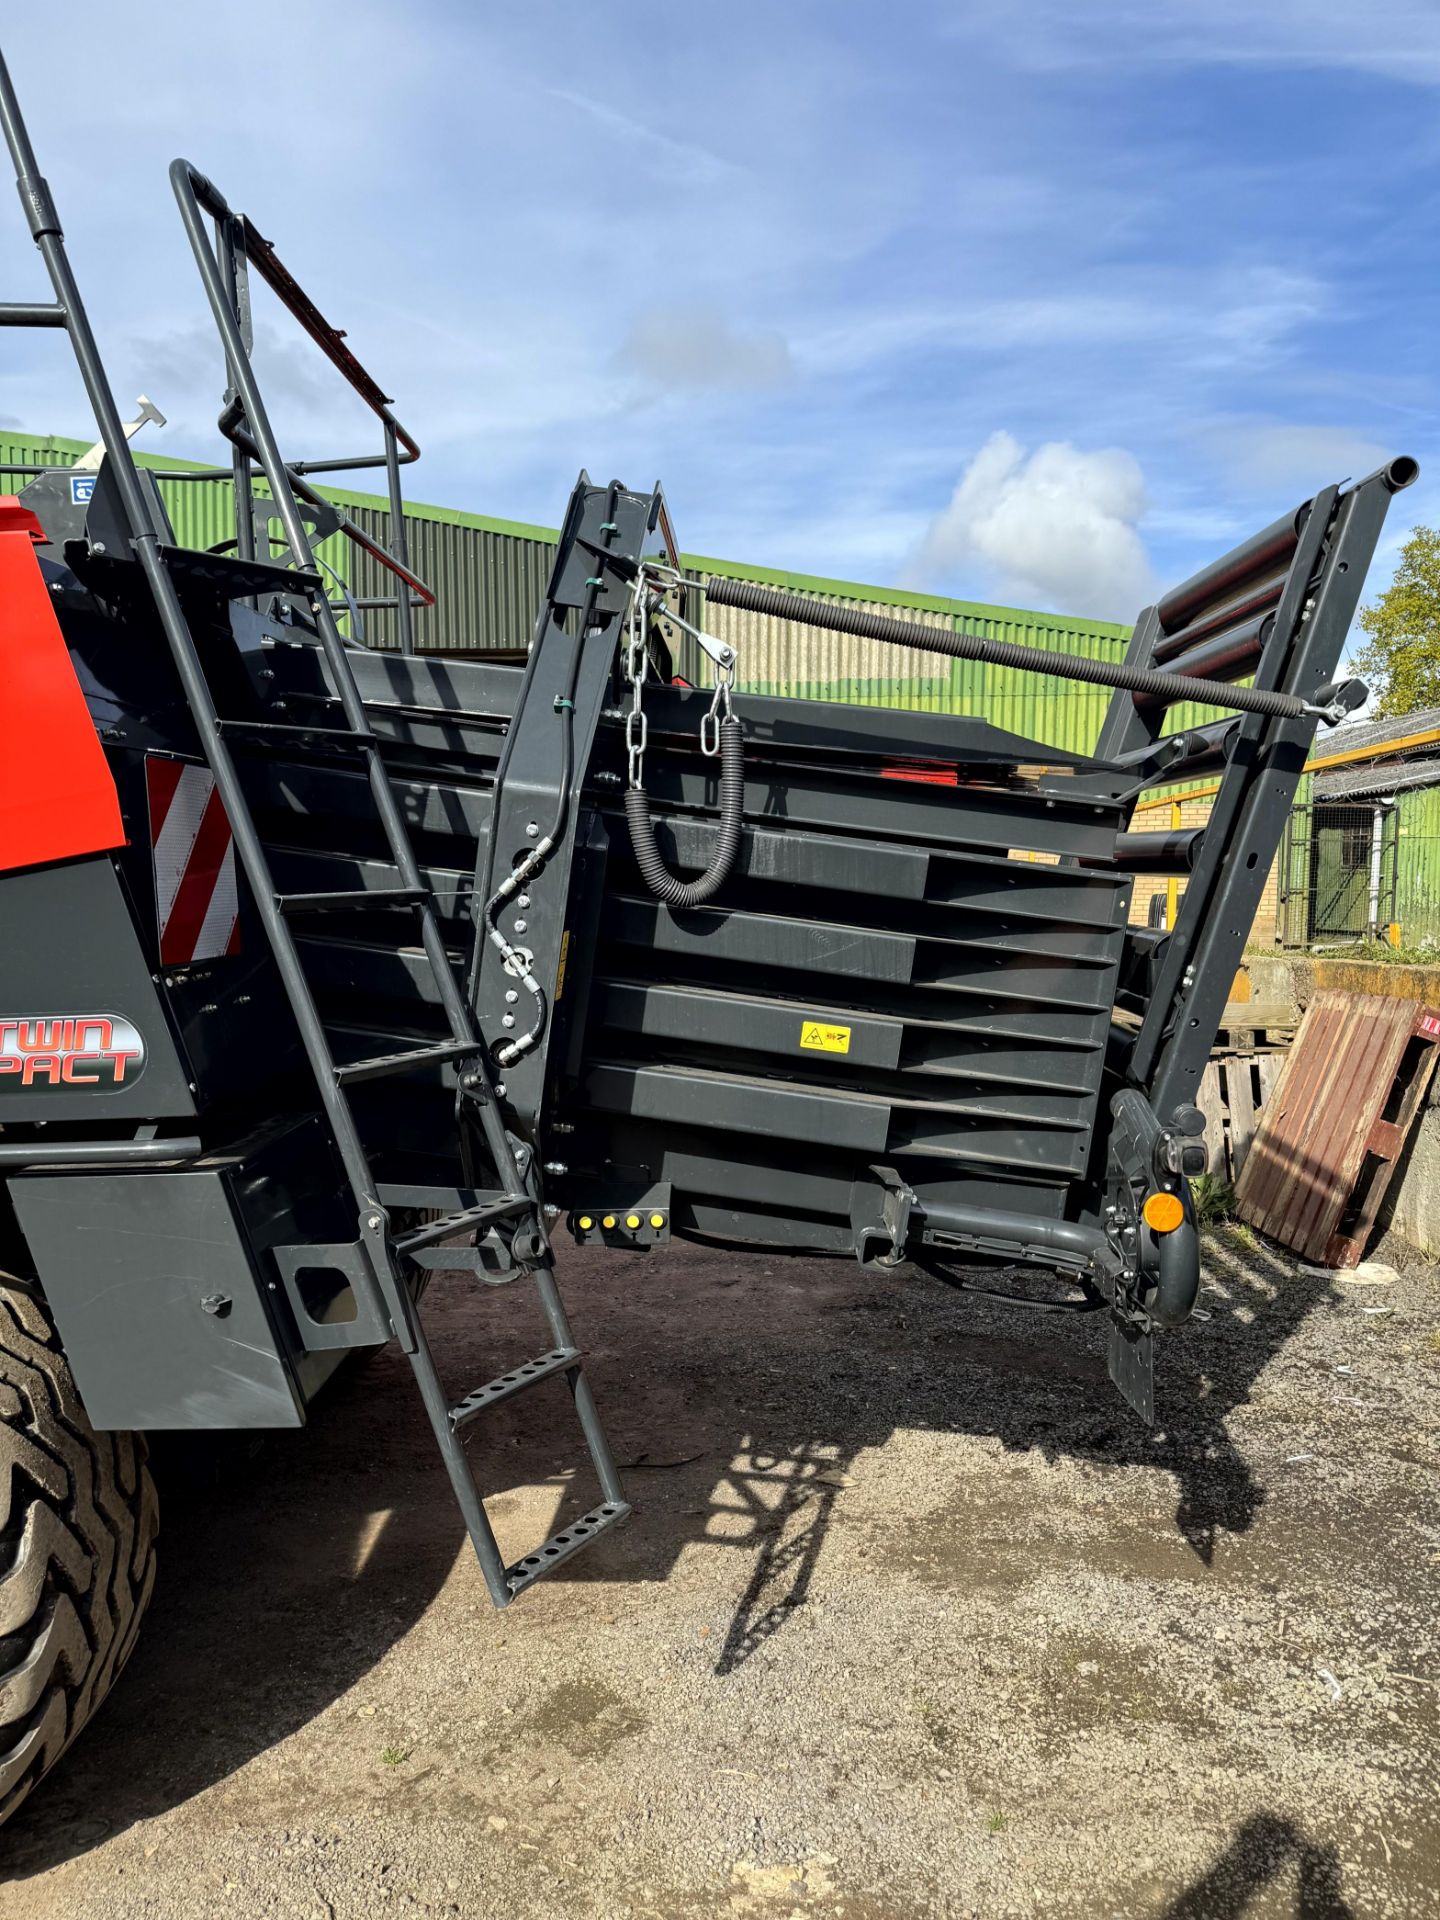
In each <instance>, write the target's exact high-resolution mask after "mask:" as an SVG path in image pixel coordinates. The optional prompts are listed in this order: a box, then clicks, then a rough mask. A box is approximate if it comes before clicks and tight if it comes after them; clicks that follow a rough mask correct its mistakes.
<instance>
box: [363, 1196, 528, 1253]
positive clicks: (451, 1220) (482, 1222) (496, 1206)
mask: <svg viewBox="0 0 1440 1920" xmlns="http://www.w3.org/2000/svg"><path fill="white" fill-rule="evenodd" d="M532 1204H533V1202H532V1201H531V1199H530V1196H529V1195H528V1194H524V1193H519V1194H500V1195H497V1197H496V1198H495V1199H494V1200H489V1201H487V1202H486V1203H485V1204H484V1205H483V1206H474V1207H467V1208H466V1209H465V1210H464V1212H463V1213H447V1214H445V1215H443V1216H442V1217H441V1218H440V1219H439V1220H427V1221H426V1223H425V1225H424V1226H423V1227H416V1228H415V1230H414V1231H413V1232H412V1233H402V1234H398V1235H397V1236H396V1239H395V1251H396V1252H397V1253H418V1252H419V1250H420V1249H421V1248H422V1247H433V1246H434V1245H435V1244H436V1243H437V1241H440V1240H448V1239H449V1238H450V1236H451V1234H452V1233H470V1232H472V1231H473V1230H474V1229H475V1228H477V1227H484V1226H488V1225H489V1224H490V1222H491V1221H492V1220H503V1219H504V1217H505V1215H506V1214H507V1213H520V1212H522V1211H523V1210H524V1209H525V1208H526V1207H529V1206H531V1205H532Z"/></svg>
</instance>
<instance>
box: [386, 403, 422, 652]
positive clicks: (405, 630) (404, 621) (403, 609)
mask: <svg viewBox="0 0 1440 1920" xmlns="http://www.w3.org/2000/svg"><path fill="white" fill-rule="evenodd" d="M385 480H386V486H387V490H388V492H389V495H390V552H391V554H392V555H393V556H394V558H395V560H396V561H397V562H398V563H399V564H400V566H402V567H404V568H405V569H406V571H407V573H408V571H409V567H410V549H409V544H408V542H407V541H406V538H405V499H404V496H403V494H402V492H401V490H400V449H399V445H398V443H397V441H396V438H395V423H394V421H393V420H387V421H386V422H385ZM403 577H404V576H403V575H402V578H403ZM396 609H397V611H398V613H399V615H400V651H401V653H403V654H406V655H409V654H412V653H414V651H415V621H414V617H413V615H412V614H411V612H410V595H409V594H408V593H401V594H397V595H396Z"/></svg>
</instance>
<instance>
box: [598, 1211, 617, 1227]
mask: <svg viewBox="0 0 1440 1920" xmlns="http://www.w3.org/2000/svg"><path fill="white" fill-rule="evenodd" d="M600 1224H601V1226H602V1227H604V1228H606V1229H607V1231H608V1229H609V1228H611V1227H613V1226H614V1224H615V1216H614V1214H613V1213H607V1214H606V1216H605V1218H604V1219H603V1220H602V1221H601V1222H600Z"/></svg>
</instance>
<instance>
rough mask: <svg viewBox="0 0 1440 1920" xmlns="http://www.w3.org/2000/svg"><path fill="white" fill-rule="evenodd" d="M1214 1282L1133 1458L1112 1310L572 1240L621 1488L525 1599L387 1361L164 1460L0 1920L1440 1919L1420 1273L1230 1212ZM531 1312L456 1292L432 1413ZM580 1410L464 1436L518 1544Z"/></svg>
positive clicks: (503, 1347)
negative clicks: (104, 1689) (490, 1550)
mask: <svg viewBox="0 0 1440 1920" xmlns="http://www.w3.org/2000/svg"><path fill="white" fill-rule="evenodd" d="M1403 1251H1404V1250H1403V1249H1402V1248H1399V1247H1396V1246H1395V1245H1393V1244H1392V1245H1391V1246H1389V1247H1388V1248H1383V1249H1382V1250H1381V1252H1382V1255H1383V1256H1384V1257H1388V1258H1390V1259H1391V1260H1395V1259H1396V1258H1397V1255H1403ZM1207 1272H1208V1285H1207V1290H1206V1292H1205V1293H1204V1295H1203V1296H1202V1309H1203V1312H1204V1313H1205V1314H1206V1315H1208V1318H1207V1319H1204V1320H1200V1319H1198V1318H1197V1320H1196V1321H1195V1322H1194V1323H1192V1325H1191V1326H1189V1327H1188V1328H1186V1329H1185V1330H1184V1331H1182V1332H1181V1333H1179V1334H1176V1335H1172V1336H1170V1337H1169V1338H1167V1339H1166V1340H1165V1342H1164V1344H1163V1349H1162V1352H1161V1356H1160V1380H1159V1404H1160V1408H1161V1418H1162V1420H1164V1421H1166V1422H1167V1423H1168V1424H1166V1425H1165V1426H1164V1427H1163V1428H1162V1429H1161V1430H1159V1431H1157V1432H1156V1433H1154V1434H1149V1433H1146V1432H1145V1431H1144V1430H1143V1429H1142V1428H1140V1427H1139V1426H1138V1424H1137V1423H1136V1422H1134V1421H1133V1420H1132V1418H1131V1417H1130V1415H1129V1414H1128V1413H1127V1411H1126V1410H1125V1409H1124V1408H1123V1407H1122V1406H1121V1404H1120V1403H1119V1401H1118V1399H1117V1398H1116V1396H1115V1395H1114V1394H1113V1392H1112V1391H1111V1389H1110V1388H1109V1385H1108V1382H1107V1380H1106V1378H1105V1368H1104V1359H1103V1344H1102V1332H1101V1329H1100V1328H1099V1327H1098V1326H1097V1325H1096V1324H1095V1323H1094V1322H1092V1321H1090V1320H1080V1321H1073V1322H1072V1321H1065V1320H1060V1321H1056V1320H1054V1319H1051V1318H1042V1317H1040V1316H1018V1315H1008V1314H1006V1313H1004V1312H1003V1310H1000V1309H997V1308H993V1307H990V1306H987V1305H985V1304H983V1303H980V1302H976V1301H974V1300H969V1299H963V1298H961V1297H959V1296H957V1295H955V1294H953V1293H951V1292H949V1291H947V1290H946V1289H945V1288H943V1287H942V1286H940V1285H938V1284H936V1283H934V1282H931V1281H929V1280H926V1279H923V1278H919V1277H908V1276H907V1277H901V1278H894V1279H880V1278H874V1277H869V1276H866V1275H863V1274H861V1273H860V1272H859V1271H858V1269H857V1268H855V1267H854V1266H852V1265H848V1264H843V1263H840V1262H833V1263H832V1262H812V1261H803V1262H802V1261H785V1260H778V1259H769V1260H767V1259H764V1258H748V1259H743V1260H742V1259H737V1258H736V1257H734V1256H732V1255H729V1254H723V1253H718V1252H710V1251H698V1250H695V1249H685V1248H680V1249H674V1250H670V1251H667V1252H665V1253H661V1254H656V1255H653V1256H651V1257H649V1258H646V1257H643V1256H618V1255H608V1256H607V1255H604V1254H601V1253H588V1252H573V1251H571V1252H567V1254H566V1256H565V1258H564V1262H563V1273H562V1278H563V1280H564V1282H565V1285H566V1291H567V1295H568V1297H569V1299H570V1302H571V1306H572V1311H573V1314H574V1317H575V1320H576V1323H577V1326H578V1328H579V1330H580V1334H581V1337H582V1339H583V1340H584V1341H585V1342H586V1344H587V1348H588V1350H589V1351H590V1353H591V1354H592V1356H593V1360H592V1368H593V1374H594V1378H595V1382H596V1388H597V1392H598V1394H599V1397H600V1401H601V1405H602V1408H603V1409H604V1410H605V1412H606V1413H607V1415H608V1419H609V1424H610V1429H611V1432H612V1435H613V1436H614V1438H615V1442H616V1449H617V1454H618V1457H619V1459H620V1460H621V1461H622V1462H623V1463H628V1464H629V1471H628V1473H627V1481H628V1484H629V1486H630V1489H631V1492H632V1496H633V1498H634V1499H635V1502H636V1505H637V1508H638V1511H637V1514H636V1517H635V1519H634V1520H633V1521H632V1523H631V1524H630V1526H629V1527H628V1528H627V1529H626V1530H625V1531H624V1532H623V1533H621V1534H618V1535H615V1536H612V1537H611V1538H609V1539H608V1540H606V1541H604V1542H602V1543H601V1544H600V1545H598V1546H597V1547H596V1548H595V1550H594V1551H593V1552H592V1553H590V1554H588V1555H582V1556H581V1557H580V1558H579V1559H578V1560H577V1561H574V1562H572V1563H570V1565H569V1566H567V1567H566V1568H565V1569H564V1570H563V1571H562V1572H561V1574H560V1575H558V1576H557V1577H556V1578H555V1579H553V1580H552V1581H551V1582H550V1583H548V1584H542V1585H541V1586H539V1587H537V1588H536V1589H534V1590H533V1592H531V1593H530V1594H529V1595H528V1596H526V1598H525V1599H524V1600H523V1601H522V1602H521V1603H520V1604H519V1605H517V1606H516V1607H515V1609H514V1610H513V1611H512V1612H509V1613H506V1614H504V1615H496V1614H493V1613H492V1612H491V1610H490V1608H489V1605H488V1603H487V1601H486V1598H485V1594H484V1589H483V1587H482V1585H481V1582H480V1579H479V1576H478V1574H477V1572H476V1570H475V1568H474V1566H473V1564H472V1562H471V1560H470V1558H469V1555H468V1550H463V1540H462V1538H461V1535H460V1529H459V1523H458V1520H457V1517H456V1514H455V1511H454V1508H453V1506H452V1504H451V1501H450V1496H449V1493H448V1490H447V1487H446V1484H445V1481H444V1478H443V1474H442V1472H441V1469H440V1466H439V1462H438V1459H437V1457H436V1455H435V1453H434V1450H433V1448H432V1446H431V1445H430V1443H429V1440H428V1435H427V1432H426V1430H425V1429H424V1428H423V1425H422V1421H421V1416H420V1413H419V1407H418V1402H417V1400H416V1398H415V1396H414V1394H413V1392H412V1391H410V1390H409V1382H408V1376H407V1370H406V1369H405V1367H404V1363H403V1361H400V1360H398V1359H397V1357H396V1356H395V1355H393V1354H390V1353H386V1354H382V1355H379V1356H377V1357H376V1358H375V1359H373V1360H372V1361H371V1362H370V1363H369V1364H368V1365H366V1366H364V1367H357V1368H356V1369H354V1370H353V1371H352V1372H351V1373H350V1374H349V1375H348V1376H347V1377H346V1378H344V1379H343V1380H342V1381H341V1382H340V1383H338V1385H337V1386H336V1388H335V1390H334V1391H333V1393H332V1395H331V1396H330V1398H329V1400H328V1401H327V1402H326V1403H325V1404H324V1405H323V1406H322V1407H321V1408H320V1409H318V1410H317V1413H316V1416H315V1418H314V1420H313V1423H312V1426H311V1428H310V1430H309V1431H308V1432H307V1433H305V1434H300V1435H278V1436H274V1437H272V1438H267V1439H266V1440H265V1442H264V1443H263V1444H260V1445H256V1446H254V1447H248V1448H247V1447H243V1446H240V1445H239V1444H236V1445H234V1446H230V1445H228V1444H227V1445H226V1446H223V1447H222V1448H221V1449H220V1450H219V1451H218V1452H217V1451H214V1450H211V1451H207V1452H204V1453H198V1452H197V1449H196V1448H195V1447H194V1446H193V1445H187V1446H186V1447H184V1448H174V1449H171V1452H170V1457H169V1458H167V1459H164V1460H162V1462H161V1467H162V1477H161V1497H162V1513H163V1516H164V1531H163V1536H162V1542H161V1547H162V1556H163V1557H162V1562H161V1575H160V1586H159V1589H158V1592H157V1596H156V1600H155V1604H154V1606H153V1608H152V1611H151V1614H150V1619H149V1622H148V1624H147V1626H146V1629H145V1631H144V1632H143V1633H142V1635H141V1640H140V1645H139V1648H138V1650H137V1652H136V1654H135V1656H134V1658H133V1660H132V1662H131V1664H130V1667H129V1669H128V1671H127V1673H126V1675H125V1678H124V1679H123V1681H122V1682H121V1683H120V1685H119V1686H118V1687H117V1689H116V1692H115V1696H114V1699H113V1701H112V1702H111V1704H110V1705H109V1706H108V1707H107V1708H106V1709H105V1711H104V1713H103V1715H102V1716H101V1718H100V1719H99V1720H98V1721H97V1723H96V1725H95V1726H94V1728H93V1729H92V1730H91V1732H90V1733H89V1734H88V1735H87V1736H86V1738H85V1739H84V1740H83V1741H82V1743H81V1744H80V1746H79V1747H78V1748H77V1750H76V1752H75V1754H74V1755H73V1756H72V1757H71V1759H70V1760H69V1761H68V1762H67V1763H66V1764H65V1765H64V1766H63V1767H62V1768H61V1769H60V1770H59V1772H58V1773H57V1774H55V1775H54V1776H52V1778H51V1779H50V1780H49V1781H47V1782H46V1783H45V1785H44V1786H43V1787H42V1788H40V1789H39V1790H38V1791H37V1792H36V1794H35V1795H34V1796H33V1797H32V1799H31V1801H30V1802H29V1803H28V1805H27V1806H26V1808H25V1809H24V1810H23V1811H22V1812H21V1814H20V1815H19V1816H18V1817H17V1819H16V1820H15V1821H14V1822H13V1823H12V1824H11V1826H10V1827H9V1828H7V1829H6V1830H5V1832H4V1834H3V1835H0V1862H3V1870H4V1874H5V1878H4V1879H3V1881H0V1920H10V1917H11V1916H16V1917H17V1920H18V1917H19V1916H24V1920H52V1917H53V1920H60V1916H64V1917H65V1920H71V1916H85V1920H92V1916H93V1917H94V1920H140V1917H141V1916H145V1920H156V1917H157V1916H158V1917H159V1920H170V1916H176V1917H177V1920H200V1917H204V1920H208V1917H209V1916H211V1915H219V1916H229V1915H234V1916H236V1920H258V1917H259V1916H268V1915H284V1916H306V1917H313V1920H327V1917H329V1920H351V1916H368V1915H372V1914H376V1915H379V1914H390V1913H396V1914H416V1915H421V1914H423V1915H456V1914H458V1915H465V1916H485V1920H489V1916H492V1915H498V1914H502V1913H504V1914H511V1913H517V1914H525V1915H528V1916H542V1917H543V1916H552V1915H556V1916H559V1915H563V1916H566V1920H581V1917H583V1916H592V1915H593V1916H611V1915H617V1916H619V1915H624V1916H629V1915H635V1916H651V1917H658V1920H670V1917H671V1916H676V1920H681V1917H684V1916H703V1915H723V1916H731V1917H734V1920H745V1916H755V1920H794V1917H796V1916H800V1917H803V1920H809V1916H812V1915H835V1916H848V1920H913V1917H917V1916H932V1915H944V1916H952V1915H957V1916H958V1915H970V1914H977V1915H985V1916H987V1917H988V1916H991V1915H1003V1914H1032V1913H1046V1914H1083V1915H1086V1916H1092V1915H1093V1916H1108V1915H1117V1916H1126V1917H1127V1920H1129V1916H1137V1915H1139V1916H1144V1915H1166V1916H1170V1917H1171V1920H1198V1917H1199V1916H1212V1915H1214V1916H1238V1915H1241V1914H1244V1915H1246V1916H1257V1920H1258V1917H1261V1916H1272V1915H1276V1916H1278V1915H1303V1916H1306V1917H1307V1920H1310V1917H1313V1916H1329V1917H1332V1920H1333V1917H1335V1916H1341V1915H1347V1914H1354V1915H1365V1916H1370V1915H1410V1914H1425V1915H1431V1914H1434V1913H1435V1912H1436V1910H1437V1907H1440V1891H1437V1889H1440V1807H1437V1798H1436V1780H1437V1761H1440V1753H1437V1740H1436V1734H1437V1717H1440V1716H1437V1685H1440V1662H1437V1660H1436V1641H1437V1627H1436V1620H1435V1605H1434V1596H1435V1589H1436V1584H1437V1570H1440V1503H1437V1493H1436V1485H1437V1482H1436V1467H1437V1465H1440V1414H1437V1410H1436V1399H1435V1388H1436V1386H1437V1384H1440V1276H1437V1274H1436V1272H1435V1270H1434V1269H1433V1268H1430V1267H1417V1266H1415V1265H1413V1264H1411V1265H1410V1266H1409V1267H1408V1268H1407V1269H1406V1270H1405V1271H1404V1272H1403V1273H1402V1275H1401V1277H1400V1279H1399V1280H1398V1281H1396V1282H1395V1283H1393V1284H1390V1285H1372V1286H1359V1285H1354V1284H1345V1283H1337V1282H1335V1281H1332V1280H1330V1279H1328V1278H1313V1277H1306V1276H1304V1275H1303V1274H1298V1273H1297V1271H1296V1263H1295V1261H1294V1260H1293V1259H1292V1258H1290V1257H1289V1256H1280V1255H1277V1254H1274V1253H1272V1252H1270V1251H1268V1250H1267V1249H1265V1248H1263V1247H1261V1246H1259V1245H1258V1244H1257V1243H1255V1242H1254V1241H1253V1240H1251V1239H1249V1238H1248V1237H1246V1236H1243V1235H1238V1234H1233V1233H1228V1234H1226V1235H1224V1236H1223V1237H1221V1238H1219V1239H1217V1240H1216V1241H1214V1242H1213V1243H1212V1244H1211V1246H1210V1247H1209V1250H1208V1255H1207ZM531 1305H532V1303H531V1301H530V1300H529V1299H527V1298H525V1297H524V1296H522V1294H521V1292H520V1290H519V1289H514V1290H511V1291H509V1292H505V1293H499V1294H496V1293H490V1292H487V1293H485V1294H484V1295H483V1296H482V1297H480V1298H479V1299H476V1300H472V1299H471V1298H470V1297H469V1295H468V1294H467V1291H466V1287H465V1283H464V1281H463V1280H462V1279H461V1278H460V1277H458V1276H447V1277H445V1279H443V1280H442V1281H441V1282H440V1283H439V1284H438V1285H437V1287H436V1289H435V1291H434V1294H433V1295H432V1298H431V1300H430V1301H428V1302H427V1314H428V1316H429V1319H430V1321H431V1324H432V1326H433V1327H434V1329H435V1343H436V1347H437V1351H438V1352H439V1354H440V1355H441V1358H442V1364H443V1365H444V1366H445V1368H446V1369H447V1371H448V1372H449V1374H450V1375H451V1377H452V1379H453V1381H454V1382H455V1384H456V1385H457V1386H468V1385H472V1384H473V1383H474V1382H475V1381H477V1380H479V1379H482V1378H484V1377H486V1376H487V1375H489V1374H493V1373H495V1372H498V1371H501V1370H502V1368H503V1366H504V1365H506V1364H509V1363H510V1362H511V1361H512V1360H514V1359H517V1358H520V1357H522V1356H523V1355H524V1354H525V1353H526V1352H529V1351H539V1350H540V1348H541V1347H543V1345H544V1341H543V1339H542V1338H541V1337H540V1335H539V1333H538V1323H537V1322H534V1321H532V1319H531V1313H530V1309H531ZM567 1413H568V1409H567V1408H566V1406H565V1404H564V1390H563V1387H562V1386H560V1385H559V1384H558V1383H550V1384H548V1385H546V1386H543V1387H541V1388H538V1389H537V1390H536V1391H535V1392H534V1393H532V1394H528V1395H525V1396H523V1397H522V1398H520V1399H519V1400H517V1401H514V1402H511V1403H509V1404H508V1405H507V1406H505V1407H503V1408H501V1409H498V1410H497V1411H496V1412H495V1413H494V1414H492V1415H491V1416H490V1417H489V1420H488V1422H482V1423H478V1424H477V1426H476V1427H475V1428H473V1429H472V1430H471V1431H472V1433H473V1434H474V1436H475V1437H474V1439H473V1441H472V1449H471V1450H472V1454H473V1456H474V1457H475V1459H476V1462H477V1466H478V1467H479V1470H480V1472H481V1475H482V1478H483V1481H484V1483H485V1485H486V1486H487V1488H490V1489H494V1490H495V1494H496V1497H495V1498H494V1499H493V1500H492V1511H493V1513H494V1514H495V1517H496V1524H497V1527H499V1528H500V1530H501V1532H502V1536H503V1538H502V1544H503V1545H505V1546H506V1548H507V1549H508V1550H510V1551H512V1552H514V1551H518V1550H520V1549H521V1548H522V1547H523V1546H526V1545H529V1544H532V1543H533V1542H534V1541H535V1540H537V1539H539V1538H540V1537H542V1536H543V1535H545V1534H547V1533H548V1532H550V1531H552V1530H553V1529H554V1527H555V1526H556V1525H557V1524H560V1523H562V1521H563V1518H564V1517H565V1516H573V1515H574V1514H575V1513H576V1512H577V1511H579V1509H580V1507H581V1506H588V1505H589V1504H590V1503H591V1500H592V1497H593V1496H592V1494H591V1491H590V1489H589V1486H588V1484H586V1483H584V1481H583V1479H582V1478H579V1477H575V1478H572V1476H571V1473H570V1463H571V1462H572V1461H573V1460H574V1458H575V1450H574V1448H573V1447H572V1446H571V1440H572V1438H573V1437H574V1436H573V1429H572V1428H571V1426H570V1424H569V1421H568V1419H567V1418H566V1417H565V1416H566V1415H567ZM552 1416H553V1417H552ZM572 1488H573V1491H572Z"/></svg>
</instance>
